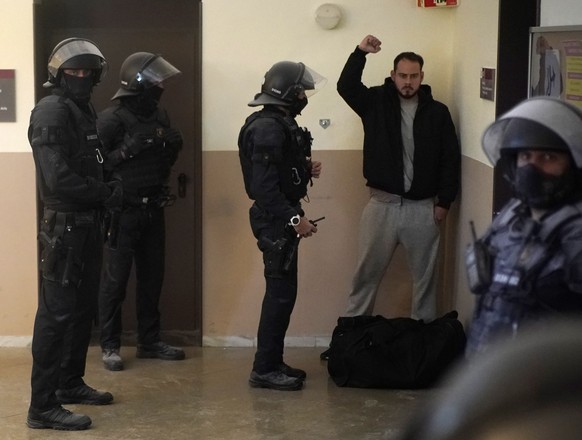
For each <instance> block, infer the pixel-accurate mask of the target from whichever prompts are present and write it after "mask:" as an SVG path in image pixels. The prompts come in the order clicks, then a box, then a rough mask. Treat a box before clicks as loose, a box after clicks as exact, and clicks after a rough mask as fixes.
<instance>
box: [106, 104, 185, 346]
mask: <svg viewBox="0 0 582 440" xmlns="http://www.w3.org/2000/svg"><path fill="white" fill-rule="evenodd" d="M127 99H131V98H127ZM98 127H99V134H100V137H101V138H102V140H103V145H104V156H105V164H106V170H107V172H108V173H110V174H111V176H112V177H114V178H116V179H120V180H121V181H122V183H123V191H124V209H123V212H121V213H119V215H118V216H117V214H116V213H115V212H113V213H111V218H110V219H109V230H110V231H111V233H112V234H113V235H115V237H112V236H111V235H110V236H109V238H108V241H107V242H106V244H105V261H104V270H103V279H102V286H101V292H100V322H101V346H102V347H103V348H119V347H120V344H121V340H120V338H121V331H122V319H121V318H122V316H121V305H122V303H123V300H124V299H125V294H126V286H127V281H128V279H129V275H130V272H131V267H132V264H133V260H134V258H135V261H136V271H137V283H138V284H137V289H138V294H137V295H136V303H137V315H138V326H139V327H138V343H139V344H152V343H155V342H158V341H159V340H160V313H159V310H158V304H159V299H160V294H161V290H162V284H163V279H164V257H165V221H164V206H165V205H166V204H167V203H168V202H170V201H171V200H172V199H171V197H170V196H169V194H168V191H167V187H166V185H167V182H168V177H169V175H170V170H171V167H172V165H174V163H175V161H176V159H177V157H178V152H179V150H180V148H181V147H182V143H181V141H175V142H173V143H171V142H167V139H166V132H167V130H168V129H169V127H170V121H169V119H168V116H167V114H166V112H165V111H164V110H162V109H156V110H155V111H154V112H153V113H152V114H150V115H147V116H145V115H139V114H134V113H132V112H131V111H130V110H129V109H128V108H127V106H125V105H124V104H123V103H120V104H119V105H117V106H114V107H110V108H109V109H106V110H105V111H103V112H101V113H100V115H99V122H98ZM135 133H142V134H144V135H145V136H146V137H147V140H146V142H151V144H152V145H151V146H150V147H148V148H147V149H145V150H143V151H142V152H140V153H139V154H137V155H135V156H133V157H127V156H125V157H124V156H123V155H122V153H121V148H120V147H119V146H120V145H123V140H124V138H125V137H126V136H132V135H133V134H135ZM111 222H115V224H114V225H112V224H111Z"/></svg>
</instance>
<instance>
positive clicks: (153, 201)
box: [124, 187, 177, 209]
mask: <svg viewBox="0 0 582 440" xmlns="http://www.w3.org/2000/svg"><path fill="white" fill-rule="evenodd" d="M176 198H177V197H176V195H175V194H171V193H170V189H169V187H162V188H159V187H158V188H156V190H155V191H151V190H143V191H140V190H138V191H137V192H128V191H126V192H125V193H124V203H125V204H126V205H127V206H130V207H132V208H143V209H148V208H150V209H153V208H165V207H167V206H172V205H173V204H174V203H175V202H176Z"/></svg>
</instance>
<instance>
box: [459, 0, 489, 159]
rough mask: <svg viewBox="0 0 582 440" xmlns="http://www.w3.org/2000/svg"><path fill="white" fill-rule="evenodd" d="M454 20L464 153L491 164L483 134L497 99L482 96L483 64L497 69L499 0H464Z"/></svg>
mask: <svg viewBox="0 0 582 440" xmlns="http://www.w3.org/2000/svg"><path fill="white" fill-rule="evenodd" d="M457 9H458V11H457V17H456V21H455V38H454V40H455V50H454V53H455V56H454V60H453V62H452V65H453V67H452V73H451V89H452V91H453V92H452V93H453V100H454V104H453V106H454V107H455V108H456V109H457V112H458V115H459V116H458V118H457V131H458V132H459V135H460V136H459V137H460V142H461V148H462V151H463V154H464V155H465V156H468V157H471V158H473V159H475V160H478V161H480V162H483V163H486V164H489V161H488V160H487V158H486V156H485V154H483V151H482V149H481V136H482V133H483V131H484V130H485V128H486V127H487V126H488V125H489V124H490V123H491V122H493V121H494V120H495V102H494V101H489V100H485V99H482V98H481V97H480V93H479V91H480V81H481V76H480V75H481V68H482V67H491V68H494V69H497V34H498V28H499V26H498V10H499V0H487V1H483V2H477V1H463V0H462V1H461V2H459V6H458V8H457Z"/></svg>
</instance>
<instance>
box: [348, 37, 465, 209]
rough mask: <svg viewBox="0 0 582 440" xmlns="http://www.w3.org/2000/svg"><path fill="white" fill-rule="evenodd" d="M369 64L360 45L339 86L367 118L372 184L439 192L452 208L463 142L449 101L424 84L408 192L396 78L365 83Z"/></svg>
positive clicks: (413, 194) (415, 193)
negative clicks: (365, 74)
mask: <svg viewBox="0 0 582 440" xmlns="http://www.w3.org/2000/svg"><path fill="white" fill-rule="evenodd" d="M365 64H366V52H364V51H362V50H360V49H359V48H356V50H355V51H354V52H353V53H352V54H350V56H349V58H348V60H347V62H346V65H345V66H344V69H343V71H342V73H341V75H340V78H339V80H338V83H337V90H338V92H339V94H340V95H341V96H342V98H343V99H344V100H345V101H346V103H347V104H348V105H349V106H350V107H351V108H352V109H353V110H354V111H355V112H356V113H357V114H358V115H359V116H360V118H361V119H362V124H363V126H364V177H365V178H366V180H367V185H368V186H370V187H372V188H378V189H381V190H383V191H386V192H389V193H392V194H398V195H401V196H404V197H405V198H408V199H413V200H421V199H426V198H431V197H436V204H437V205H439V206H442V207H444V208H449V206H450V205H451V203H452V202H453V201H454V200H455V197H456V196H457V192H458V190H459V175H460V148H459V142H458V139H457V134H456V132H455V126H454V124H453V121H452V119H451V115H450V113H449V110H448V108H447V106H445V105H444V104H442V103H441V102H438V101H436V100H435V99H434V98H433V97H432V94H431V89H430V86H428V85H421V87H420V90H419V92H418V99H419V103H418V109H417V111H416V116H415V118H414V127H413V130H414V145H415V149H414V159H413V161H414V177H413V181H412V186H411V188H410V190H409V191H408V192H406V193H405V192H404V164H403V144H402V135H401V128H400V127H401V125H400V124H401V113H400V100H399V95H398V91H397V90H396V86H395V84H394V82H393V81H392V79H391V78H386V80H385V82H384V84H383V85H381V86H375V87H370V88H368V87H366V86H365V85H364V84H362V72H363V70H364V66H365Z"/></svg>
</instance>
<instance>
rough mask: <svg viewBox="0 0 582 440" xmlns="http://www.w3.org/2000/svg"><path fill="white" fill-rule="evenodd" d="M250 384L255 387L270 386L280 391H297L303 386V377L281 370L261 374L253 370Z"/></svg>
mask: <svg viewBox="0 0 582 440" xmlns="http://www.w3.org/2000/svg"><path fill="white" fill-rule="evenodd" d="M249 385H250V386H251V387H253V388H269V389H272V390H279V391H297V390H300V389H301V388H303V379H300V378H298V377H292V376H288V375H286V374H285V373H282V372H281V371H279V370H275V371H271V372H269V373H264V374H259V373H257V372H256V371H252V372H251V377H250V378H249Z"/></svg>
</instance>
